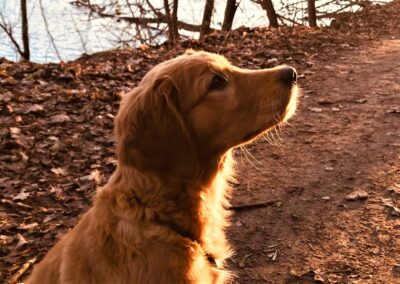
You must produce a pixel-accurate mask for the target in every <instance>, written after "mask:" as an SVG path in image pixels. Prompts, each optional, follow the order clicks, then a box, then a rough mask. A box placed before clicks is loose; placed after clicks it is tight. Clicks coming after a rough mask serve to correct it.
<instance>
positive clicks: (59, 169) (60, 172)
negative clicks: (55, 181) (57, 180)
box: [50, 168, 67, 176]
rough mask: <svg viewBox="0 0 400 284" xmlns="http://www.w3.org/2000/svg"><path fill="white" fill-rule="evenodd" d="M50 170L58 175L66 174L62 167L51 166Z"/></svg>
mask: <svg viewBox="0 0 400 284" xmlns="http://www.w3.org/2000/svg"><path fill="white" fill-rule="evenodd" d="M50 171H52V172H53V173H54V174H56V175H58V176H65V175H67V172H66V171H65V170H64V169H63V168H52V169H51V170H50Z"/></svg>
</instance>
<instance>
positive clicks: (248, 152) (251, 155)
mask: <svg viewBox="0 0 400 284" xmlns="http://www.w3.org/2000/svg"><path fill="white" fill-rule="evenodd" d="M243 148H244V150H245V151H246V152H247V154H249V156H250V157H251V158H253V160H254V161H256V162H257V163H258V164H260V165H261V166H263V167H264V164H263V163H261V162H260V161H259V160H258V159H257V158H256V157H254V155H253V154H251V153H250V151H249V149H247V148H246V146H244V147H243Z"/></svg>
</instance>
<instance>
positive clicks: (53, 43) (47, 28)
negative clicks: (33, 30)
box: [39, 0, 62, 61]
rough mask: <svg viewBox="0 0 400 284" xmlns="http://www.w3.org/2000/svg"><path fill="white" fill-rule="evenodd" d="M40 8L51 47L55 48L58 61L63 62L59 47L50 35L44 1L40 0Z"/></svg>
mask: <svg viewBox="0 0 400 284" xmlns="http://www.w3.org/2000/svg"><path fill="white" fill-rule="evenodd" d="M39 6H40V11H41V14H42V18H43V22H44V25H45V27H46V32H47V34H48V36H49V38H50V42H51V45H52V46H53V48H54V51H55V52H56V54H57V58H58V60H60V61H62V58H61V56H60V53H59V52H58V49H57V46H56V44H55V42H54V38H53V35H52V34H51V33H50V29H49V24H48V23H47V19H46V15H45V14H44V8H43V3H42V0H39Z"/></svg>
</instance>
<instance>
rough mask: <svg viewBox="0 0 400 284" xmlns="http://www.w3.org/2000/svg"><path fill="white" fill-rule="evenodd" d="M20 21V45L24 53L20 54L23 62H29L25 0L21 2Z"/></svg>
mask: <svg viewBox="0 0 400 284" xmlns="http://www.w3.org/2000/svg"><path fill="white" fill-rule="evenodd" d="M21 19H22V44H23V46H24V51H23V53H22V54H21V55H22V58H23V59H24V60H27V61H29V58H30V52H29V32H28V13H27V9H26V0H21Z"/></svg>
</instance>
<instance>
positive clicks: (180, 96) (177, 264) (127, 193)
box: [27, 51, 297, 284]
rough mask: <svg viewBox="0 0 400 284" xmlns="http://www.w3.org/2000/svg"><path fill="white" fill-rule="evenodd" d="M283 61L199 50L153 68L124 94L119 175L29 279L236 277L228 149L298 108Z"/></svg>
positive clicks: (94, 283) (114, 282)
mask: <svg viewBox="0 0 400 284" xmlns="http://www.w3.org/2000/svg"><path fill="white" fill-rule="evenodd" d="M283 69H284V68H283V67H277V68H273V69H263V70H257V71H252V70H247V69H240V68H237V67H235V66H232V65H231V64H230V63H229V62H228V61H227V60H226V59H225V58H223V57H222V56H219V55H215V54H210V53H207V52H192V51H190V52H187V53H186V54H184V55H182V56H179V57H177V58H175V59H172V60H169V61H166V62H164V63H162V64H159V65H157V66H156V67H154V68H153V69H152V70H151V71H150V72H149V73H148V74H147V75H146V76H145V77H144V78H143V80H142V81H141V83H140V84H139V85H138V87H137V88H135V89H134V90H132V92H130V93H128V94H127V95H126V96H125V97H124V98H123V100H122V102H121V106H120V110H119V113H118V116H117V118H116V122H115V124H116V136H117V139H118V146H117V155H118V166H117V169H116V171H115V173H114V174H113V175H112V177H111V178H110V180H109V181H108V183H107V184H106V185H105V186H104V187H103V188H102V189H100V190H99V191H98V193H97V195H96V198H95V200H94V205H93V207H92V208H91V209H90V210H89V211H88V212H87V213H85V214H84V215H83V216H82V218H81V219H80V221H79V222H78V224H77V225H76V226H75V227H74V228H73V229H72V230H71V231H70V232H68V233H67V234H66V235H65V236H64V237H62V238H61V240H60V241H59V242H58V243H57V244H56V245H55V246H54V247H53V248H52V249H51V250H50V251H49V253H48V254H47V255H46V257H45V258H44V259H43V260H42V262H41V263H39V264H38V265H37V266H36V267H35V268H34V270H33V273H32V275H31V276H30V277H29V278H28V280H27V283H29V284H57V283H63V284H67V283H71V284H77V283H84V284H89V283H91V284H99V283H110V284H119V283H121V284H123V283H127V284H128V283H129V284H131V283H154V284H160V283H166V284H168V283H171V284H178V283H226V282H227V281H229V279H230V276H231V274H230V273H229V272H228V271H226V270H225V269H224V260H225V259H226V258H227V257H229V256H230V255H231V250H230V248H229V245H228V242H227V240H226V237H225V234H224V228H225V227H226V226H227V225H228V221H227V217H228V216H229V213H228V211H227V210H226V208H227V206H228V201H227V199H226V197H227V196H228V195H229V190H230V189H229V185H228V181H229V180H230V179H231V177H232V175H233V172H232V166H233V160H232V156H231V149H232V148H233V147H235V146H237V145H240V144H243V143H247V142H249V141H250V140H252V139H253V138H255V137H256V136H257V135H258V134H260V133H262V132H263V131H266V130H268V129H270V128H271V127H274V126H275V125H277V124H278V123H280V122H282V121H284V120H286V119H287V118H288V117H289V116H290V115H291V114H292V113H293V111H294V109H295V101H296V93H297V91H296V86H295V85H292V84H287V83H283V82H282V80H281V79H280V78H281V73H282V70H283ZM225 80H227V81H225ZM224 81H225V82H224ZM208 259H211V260H210V261H209V260H208ZM212 259H214V260H215V263H216V265H214V264H213V261H212Z"/></svg>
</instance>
